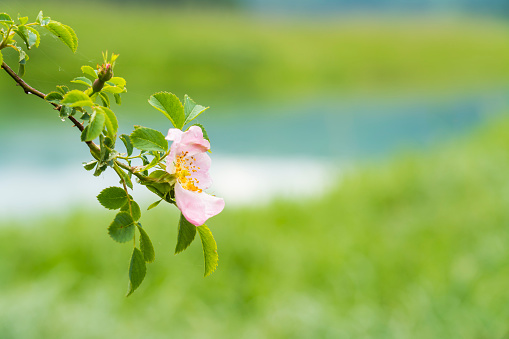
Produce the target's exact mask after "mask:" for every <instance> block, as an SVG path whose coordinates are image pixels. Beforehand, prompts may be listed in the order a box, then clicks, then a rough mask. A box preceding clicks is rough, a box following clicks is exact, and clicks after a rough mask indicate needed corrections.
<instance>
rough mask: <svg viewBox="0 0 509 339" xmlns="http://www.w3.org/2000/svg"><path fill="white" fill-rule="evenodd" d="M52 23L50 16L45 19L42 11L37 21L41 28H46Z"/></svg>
mask: <svg viewBox="0 0 509 339" xmlns="http://www.w3.org/2000/svg"><path fill="white" fill-rule="evenodd" d="M50 21H51V18H50V17H49V16H46V17H44V16H43V14H42V11H40V12H39V14H38V15H37V18H36V19H35V22H37V23H38V24H40V25H41V26H46V25H47V24H49V22H50Z"/></svg>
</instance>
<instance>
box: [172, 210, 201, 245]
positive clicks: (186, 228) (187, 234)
mask: <svg viewBox="0 0 509 339" xmlns="http://www.w3.org/2000/svg"><path fill="white" fill-rule="evenodd" d="M178 232H179V233H178V239H177V246H176V247H175V254H178V253H180V252H182V251H183V250H185V249H186V248H188V247H189V245H191V243H192V242H193V240H194V238H195V236H196V226H194V225H193V224H191V223H190V222H189V221H187V220H186V218H184V216H183V215H182V213H181V214H180V220H179V231H178Z"/></svg>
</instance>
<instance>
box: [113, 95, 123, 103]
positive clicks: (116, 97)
mask: <svg viewBox="0 0 509 339" xmlns="http://www.w3.org/2000/svg"><path fill="white" fill-rule="evenodd" d="M113 96H114V97H115V103H116V104H117V105H121V104H122V98H121V97H120V94H119V93H114V94H113Z"/></svg>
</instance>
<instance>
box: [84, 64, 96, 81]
mask: <svg viewBox="0 0 509 339" xmlns="http://www.w3.org/2000/svg"><path fill="white" fill-rule="evenodd" d="M81 71H82V72H83V73H84V74H86V75H89V76H91V77H92V78H94V79H97V73H96V72H95V70H94V69H93V68H92V67H90V66H86V65H85V66H81Z"/></svg>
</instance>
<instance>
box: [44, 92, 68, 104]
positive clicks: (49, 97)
mask: <svg viewBox="0 0 509 339" xmlns="http://www.w3.org/2000/svg"><path fill="white" fill-rule="evenodd" d="M63 98H64V96H63V95H62V94H61V93H58V92H49V93H48V94H46V96H45V97H44V99H45V100H46V101H49V102H53V103H55V104H59V103H60V100H62V99H63Z"/></svg>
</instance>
